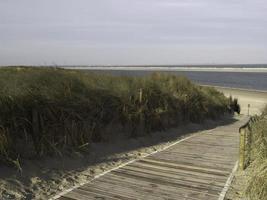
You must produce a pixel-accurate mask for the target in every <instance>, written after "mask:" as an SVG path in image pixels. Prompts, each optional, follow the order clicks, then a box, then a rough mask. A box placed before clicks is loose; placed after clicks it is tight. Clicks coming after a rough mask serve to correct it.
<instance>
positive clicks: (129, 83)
mask: <svg viewBox="0 0 267 200" xmlns="http://www.w3.org/2000/svg"><path fill="white" fill-rule="evenodd" d="M234 103H236V102H234ZM233 106H234V105H233V100H232V99H228V98H226V97H225V96H224V95H223V94H222V93H220V92H218V91H216V90H215V89H212V88H209V87H201V86H197V85H195V84H193V83H191V82H190V81H189V80H188V79H186V78H184V77H178V76H174V75H167V74H162V73H155V74H153V75H150V76H147V77H113V76H110V75H99V74H94V73H83V72H81V71H75V70H64V69H59V68H35V67H12V68H11V67H6V68H1V69H0V163H5V164H9V165H12V164H13V165H16V166H17V167H18V166H19V163H20V162H19V161H20V160H21V159H31V158H38V157H41V156H44V155H53V154H58V155H62V154H63V153H64V152H68V151H71V150H72V149H75V150H83V149H84V148H86V146H88V145H89V144H90V143H91V142H101V141H105V140H108V138H109V137H108V136H109V135H114V133H115V134H116V133H119V132H120V133H122V134H125V135H126V136H127V137H137V136H139V135H144V134H148V133H153V131H161V130H165V129H167V128H170V127H176V126H179V124H182V123H186V122H201V121H203V120H204V119H207V118H210V119H216V118H218V117H220V116H222V115H224V114H225V113H227V112H229V111H230V110H231V108H233Z"/></svg>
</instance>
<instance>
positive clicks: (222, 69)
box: [61, 66, 267, 73]
mask: <svg viewBox="0 0 267 200" xmlns="http://www.w3.org/2000/svg"><path fill="white" fill-rule="evenodd" d="M61 68H64V69H76V70H112V71H117V70H121V71H122V70H123V71H166V72H169V71H196V72H249V73H267V67H200V66H198V67H182V66H177V67H175V66H172V67H168V66H156V67H153V66H143V67H142V66H118V67H110V66H95V67H94V66H91V67H63V66H62V67H61Z"/></svg>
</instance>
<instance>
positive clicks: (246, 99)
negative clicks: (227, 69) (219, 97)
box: [213, 86, 267, 115]
mask: <svg viewBox="0 0 267 200" xmlns="http://www.w3.org/2000/svg"><path fill="white" fill-rule="evenodd" d="M213 87H214V88H216V89H217V90H219V91H221V92H223V93H224V95H226V96H228V97H229V96H232V97H233V98H237V99H238V102H239V104H240V106H241V114H243V115H255V114H257V115H259V114H261V111H262V109H263V108H264V106H265V105H267V91H259V90H248V89H239V88H227V87H219V86H213ZM248 105H249V106H248Z"/></svg>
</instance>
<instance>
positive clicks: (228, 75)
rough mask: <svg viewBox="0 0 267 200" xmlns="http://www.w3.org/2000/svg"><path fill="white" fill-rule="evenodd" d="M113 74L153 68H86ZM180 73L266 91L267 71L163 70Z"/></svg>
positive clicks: (201, 80)
mask: <svg viewBox="0 0 267 200" xmlns="http://www.w3.org/2000/svg"><path fill="white" fill-rule="evenodd" d="M86 71H87V72H89V71H93V72H96V73H105V74H112V75H115V76H146V75H149V74H151V73H153V72H155V71H153V70H149V71H146V70H86ZM163 72H165V73H170V74H175V75H181V76H185V77H187V78H189V79H190V80H192V81H193V82H195V83H198V84H204V85H214V86H222V87H233V88H242V89H253V90H263V91H267V72H214V71H212V72H207V71H163Z"/></svg>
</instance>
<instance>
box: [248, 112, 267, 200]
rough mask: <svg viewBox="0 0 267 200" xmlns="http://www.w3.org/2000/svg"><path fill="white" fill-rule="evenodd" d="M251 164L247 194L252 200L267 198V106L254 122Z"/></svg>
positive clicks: (264, 199)
mask: <svg viewBox="0 0 267 200" xmlns="http://www.w3.org/2000/svg"><path fill="white" fill-rule="evenodd" d="M251 133H252V146H251V164H250V167H249V168H248V172H247V173H248V174H249V177H250V178H249V180H248V185H247V188H246V196H247V197H248V198H249V199H250V200H255V199H257V200H266V199H267V107H265V109H264V110H263V113H262V115H261V116H260V118H259V120H257V121H256V122H254V123H253V124H252V128H251Z"/></svg>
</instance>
